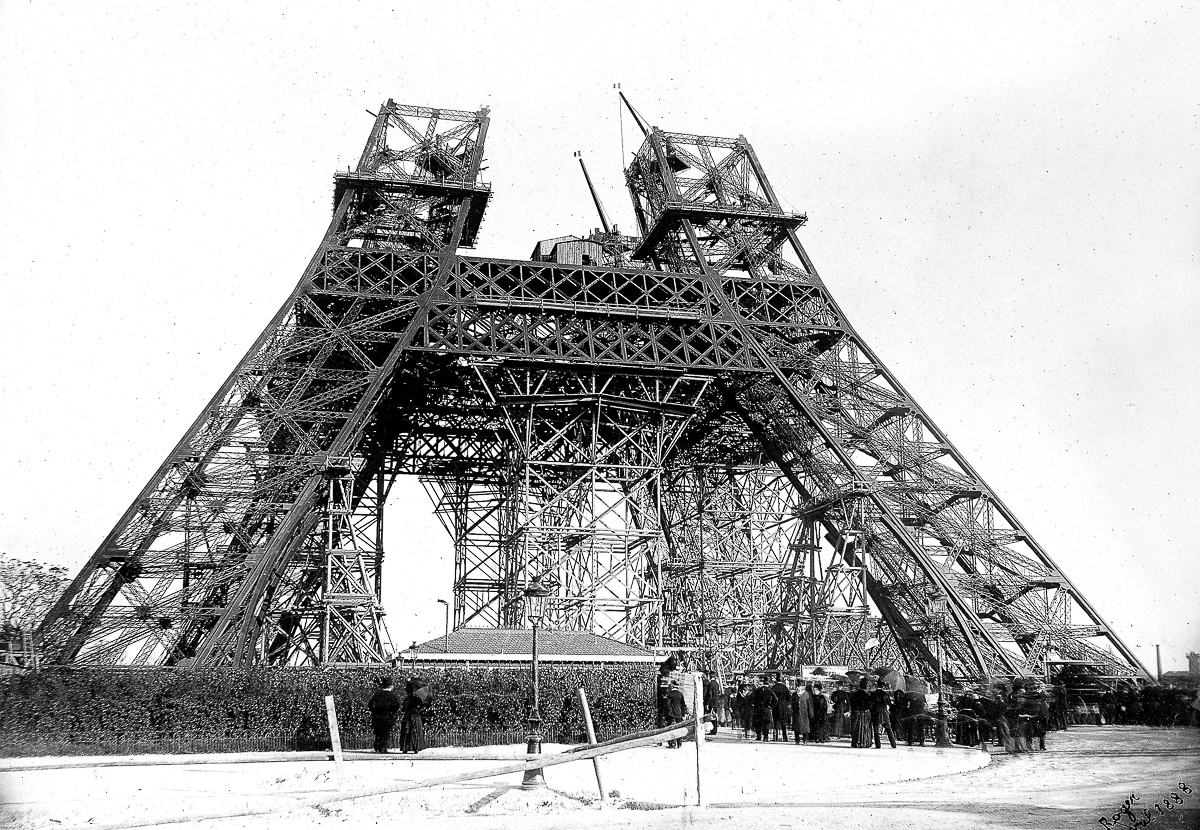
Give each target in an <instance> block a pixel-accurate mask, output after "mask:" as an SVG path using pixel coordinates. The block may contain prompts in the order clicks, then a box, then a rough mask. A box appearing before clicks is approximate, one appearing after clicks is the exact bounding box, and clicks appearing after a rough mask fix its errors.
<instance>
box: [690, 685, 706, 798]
mask: <svg viewBox="0 0 1200 830" xmlns="http://www.w3.org/2000/svg"><path fill="white" fill-rule="evenodd" d="M692 677H693V678H694V679H695V683H694V684H693V685H692V718H693V720H694V722H695V727H696V806H697V807H703V806H704V789H703V777H704V776H703V764H702V762H701V758H702V757H703V755H704V726H705V723H704V675H702V674H694V675H692Z"/></svg>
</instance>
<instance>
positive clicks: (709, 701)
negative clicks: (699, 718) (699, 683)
mask: <svg viewBox="0 0 1200 830" xmlns="http://www.w3.org/2000/svg"><path fill="white" fill-rule="evenodd" d="M704 674H705V681H704V714H706V715H712V716H713V722H712V732H709V733H708V734H710V735H715V734H717V722H718V721H719V720H720V719H721V709H722V708H723V705H724V701H725V690H724V689H722V688H721V684H720V682H718V681H717V673H716V672H714V671H708V672H705V673H704Z"/></svg>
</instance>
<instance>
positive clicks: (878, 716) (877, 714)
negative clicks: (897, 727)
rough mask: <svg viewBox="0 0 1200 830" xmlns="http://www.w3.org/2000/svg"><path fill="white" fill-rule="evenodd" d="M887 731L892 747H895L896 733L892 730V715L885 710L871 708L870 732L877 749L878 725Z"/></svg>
mask: <svg viewBox="0 0 1200 830" xmlns="http://www.w3.org/2000/svg"><path fill="white" fill-rule="evenodd" d="M881 726H882V727H883V728H884V729H885V730H886V731H887V737H888V741H889V742H890V743H891V745H892V749H895V748H896V733H895V732H893V731H892V716H891V715H890V714H889V713H888V712H887V711H886V710H884V711H877V710H874V709H872V710H871V732H872V734H874V735H875V748H876V749H879V727H881Z"/></svg>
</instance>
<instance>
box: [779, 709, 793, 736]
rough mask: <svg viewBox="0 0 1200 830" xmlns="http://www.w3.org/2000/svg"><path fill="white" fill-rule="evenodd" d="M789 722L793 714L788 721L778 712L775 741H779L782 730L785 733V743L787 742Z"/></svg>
mask: <svg viewBox="0 0 1200 830" xmlns="http://www.w3.org/2000/svg"><path fill="white" fill-rule="evenodd" d="M788 720H791V713H788V716H787V718H786V719H785V718H784V716H783V715H780V714H779V713H778V712H777V713H776V714H775V740H779V732H780V730H782V731H783V740H785V741H786V740H787V725H788Z"/></svg>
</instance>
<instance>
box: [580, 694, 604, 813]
mask: <svg viewBox="0 0 1200 830" xmlns="http://www.w3.org/2000/svg"><path fill="white" fill-rule="evenodd" d="M579 705H580V706H582V707H583V723H584V725H585V726H586V727H587V736H588V743H589V744H591V745H592V746H595V745H596V729H595V727H593V726H592V710H591V708H589V707H588V699H587V692H585V691H584V690H583V687H582V686H580V687H579ZM592 767H593V768H595V770H596V786H597V787H599V788H600V806H601V807H603V806H604V803H605V799H606V798H607V796H605V794H604V778H603V777H602V776H601V775H600V759H599V758H593V759H592Z"/></svg>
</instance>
